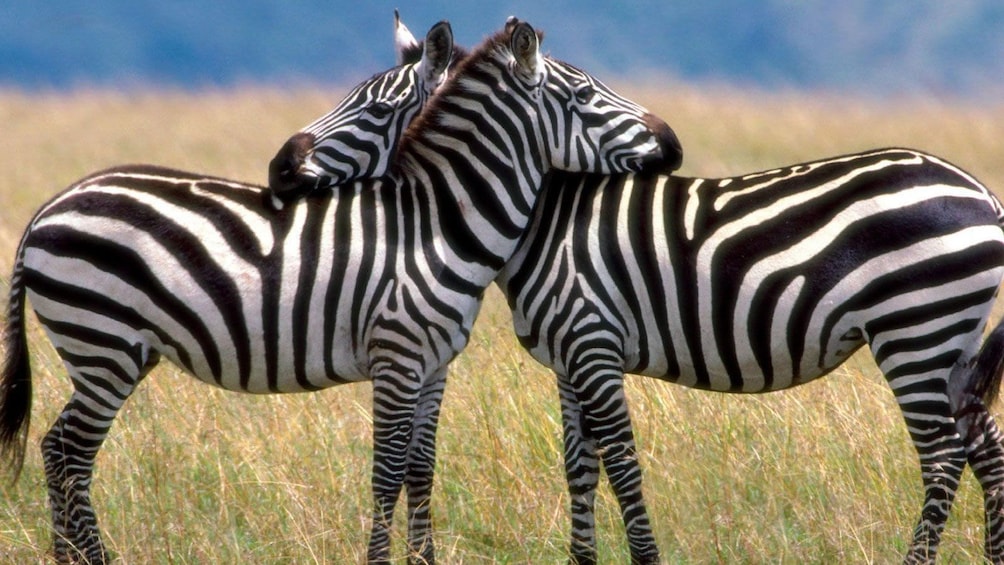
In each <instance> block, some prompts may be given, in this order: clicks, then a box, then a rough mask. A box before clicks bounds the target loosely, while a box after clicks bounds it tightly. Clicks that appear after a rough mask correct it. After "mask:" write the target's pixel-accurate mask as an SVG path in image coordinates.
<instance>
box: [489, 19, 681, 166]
mask: <svg viewBox="0 0 1004 565" xmlns="http://www.w3.org/2000/svg"><path fill="white" fill-rule="evenodd" d="M505 29H506V31H508V32H509V33H511V34H512V51H513V55H514V57H515V60H516V62H517V73H516V76H517V77H520V78H521V79H522V81H521V82H522V83H523V85H524V86H525V87H527V88H533V87H535V86H536V85H540V87H541V88H540V91H541V92H540V95H539V100H540V107H541V112H542V113H543V115H544V116H545V118H546V119H547V120H549V121H551V122H552V123H554V124H555V125H556V126H557V127H553V128H551V129H550V130H549V131H550V135H549V136H547V139H546V140H545V142H546V144H545V147H546V148H547V149H548V151H549V155H550V161H551V166H553V167H554V168H556V169H561V170H566V171H593V172H601V173H607V174H610V173H619V172H641V171H642V170H646V171H652V172H671V171H674V170H676V169H678V168H680V165H681V164H682V163H683V147H682V145H681V144H680V140H679V138H678V137H677V136H676V133H675V132H674V131H673V130H672V128H670V127H669V125H668V124H667V123H666V122H664V121H663V120H662V119H660V118H658V117H656V116H655V115H653V114H651V113H650V112H649V111H648V110H646V109H645V108H643V107H642V106H640V105H638V104H636V103H634V102H632V101H631V100H628V99H627V98H624V97H623V96H620V95H619V94H617V93H616V92H614V91H613V90H611V89H610V88H609V87H608V86H606V85H605V84H603V83H602V82H600V81H599V80H598V79H596V78H595V77H593V76H591V75H589V74H588V73H585V72H583V71H582V70H580V69H578V68H576V67H574V66H573V65H570V64H568V63H565V62H563V61H559V60H556V59H553V58H550V57H543V56H541V54H540V50H539V43H540V41H541V40H542V39H543V34H542V33H539V32H534V31H533V29H532V28H531V27H530V26H529V25H527V24H526V23H525V22H520V21H519V19H518V18H515V17H512V16H511V17H510V18H509V19H508V20H507V21H506V26H505ZM648 133H654V134H655V136H656V139H655V141H654V143H656V144H657V145H658V146H659V148H660V150H661V158H660V159H657V160H652V159H639V158H638V157H637V156H636V155H637V151H638V149H639V146H638V142H639V141H640V140H642V139H645V137H644V136H646V135H648ZM562 134H564V135H562ZM639 136H641V137H639ZM603 148H605V150H604V149H603ZM597 151H599V152H600V158H599V159H598V160H596V155H597ZM594 160H595V162H594Z"/></svg>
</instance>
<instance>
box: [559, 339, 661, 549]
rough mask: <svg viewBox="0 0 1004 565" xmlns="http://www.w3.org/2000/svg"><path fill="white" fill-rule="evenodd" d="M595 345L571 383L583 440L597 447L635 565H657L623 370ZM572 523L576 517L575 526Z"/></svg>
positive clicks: (615, 360) (574, 372)
mask: <svg viewBox="0 0 1004 565" xmlns="http://www.w3.org/2000/svg"><path fill="white" fill-rule="evenodd" d="M592 345H593V347H592V348H590V352H589V354H588V355H589V356H590V357H589V359H586V360H584V361H583V362H582V363H579V364H577V365H578V366H580V367H582V369H581V370H578V371H572V372H571V375H572V376H571V378H570V382H571V387H572V390H573V391H574V394H575V397H576V398H577V399H578V402H579V405H580V406H581V407H582V417H581V418H580V421H581V426H582V429H583V435H584V436H585V437H586V438H590V440H591V441H592V442H594V443H595V449H596V453H598V454H599V455H600V459H601V460H602V462H603V468H604V469H605V470H606V472H607V478H608V479H609V480H610V486H611V488H612V489H613V491H614V495H615V496H616V497H617V503H618V505H619V506H620V509H621V518H622V519H623V521H624V529H625V530H626V533H627V539H628V547H629V548H630V550H631V562H632V563H658V562H659V549H658V547H656V544H655V537H654V536H653V535H652V526H651V523H650V522H649V518H648V511H647V510H646V508H645V500H644V498H643V497H642V477H641V466H640V465H639V463H638V455H637V452H636V450H635V442H634V431H633V429H632V426H631V416H630V414H629V412H628V406H627V399H626V398H625V396H624V374H623V372H622V370H621V368H620V367H621V366H622V365H621V364H620V362H619V360H617V359H612V360H610V362H609V364H607V363H604V362H603V360H600V359H597V355H596V347H595V343H593V344H592ZM570 366H574V365H570ZM574 520H575V518H574V517H573V523H574ZM590 523H592V521H590Z"/></svg>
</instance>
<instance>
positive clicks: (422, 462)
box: [404, 367, 446, 565]
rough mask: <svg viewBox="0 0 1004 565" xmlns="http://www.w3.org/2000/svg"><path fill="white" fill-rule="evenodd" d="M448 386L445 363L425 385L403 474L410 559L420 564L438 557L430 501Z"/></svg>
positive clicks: (429, 564) (433, 561) (430, 564)
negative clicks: (435, 548) (440, 416)
mask: <svg viewBox="0 0 1004 565" xmlns="http://www.w3.org/2000/svg"><path fill="white" fill-rule="evenodd" d="M445 388H446V367H444V368H442V369H440V370H439V371H437V372H436V373H435V374H434V375H433V376H432V378H431V379H430V380H429V382H427V383H426V384H425V385H424V386H423V387H422V391H421V393H420V395H419V399H418V407H417V409H416V412H415V420H414V426H413V430H414V431H413V433H412V438H411V446H410V447H409V449H408V460H407V461H408V463H407V464H408V466H407V470H406V471H405V478H404V481H405V488H406V490H407V495H408V553H409V561H410V562H412V563H415V564H417V565H432V564H433V563H435V561H436V557H435V551H434V548H433V543H432V517H431V510H430V508H429V504H430V502H431V500H432V482H433V475H434V473H435V470H436V429H437V427H438V425H439V411H440V408H441V407H442V404H443V391H444V390H445Z"/></svg>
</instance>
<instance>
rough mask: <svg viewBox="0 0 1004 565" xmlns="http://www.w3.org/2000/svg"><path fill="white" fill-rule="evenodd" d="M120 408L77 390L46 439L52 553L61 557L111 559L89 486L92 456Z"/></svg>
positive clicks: (67, 560) (91, 561)
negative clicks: (93, 400) (101, 532)
mask: <svg viewBox="0 0 1004 565" xmlns="http://www.w3.org/2000/svg"><path fill="white" fill-rule="evenodd" d="M116 411H117V408H110V407H108V406H103V405H102V406H99V405H96V404H94V403H93V402H88V401H87V400H85V399H84V396H83V395H81V394H80V393H79V392H75V393H74V394H73V397H72V398H71V399H70V401H69V402H68V403H67V405H66V407H65V408H64V409H63V412H62V413H61V414H60V415H59V417H58V418H57V419H56V422H55V423H54V424H53V425H52V427H51V428H50V429H49V432H48V433H47V434H46V435H45V437H44V438H43V440H42V459H43V460H44V462H45V476H46V482H47V483H48V490H49V506H50V508H51V510H52V524H53V528H54V533H53V554H54V556H55V558H56V562H58V563H89V564H91V565H94V564H99V563H110V562H111V556H110V555H109V553H108V551H107V549H106V548H105V546H104V544H103V543H102V541H101V534H100V532H99V530H98V523H97V518H96V516H95V514H94V508H93V507H92V506H91V497H90V489H91V477H92V474H93V468H94V460H95V458H96V457H97V454H98V450H99V449H100V447H101V443H102V441H103V440H104V438H105V436H106V434H107V433H108V429H109V427H110V426H111V423H112V419H113V418H114V416H115V412H116Z"/></svg>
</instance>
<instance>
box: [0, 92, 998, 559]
mask: <svg viewBox="0 0 1004 565" xmlns="http://www.w3.org/2000/svg"><path fill="white" fill-rule="evenodd" d="M616 86H617V88H618V90H619V91H621V92H623V93H625V94H627V95H629V96H631V97H633V98H634V99H636V100H638V101H639V102H641V103H642V104H644V105H646V106H647V107H648V108H649V109H651V110H652V111H653V112H654V113H656V114H658V115H660V116H661V117H663V118H664V119H665V120H666V121H667V122H669V124H670V125H671V126H672V127H673V128H674V130H675V131H676V133H677V134H678V135H679V136H680V139H681V141H682V142H683V145H684V151H685V160H684V163H685V164H684V168H683V169H682V170H681V173H682V174H684V175H699V176H724V175H734V174H743V173H747V172H753V171H757V170H762V169H769V168H773V167H776V166H782V165H786V164H790V163H794V162H799V161H804V160H809V159H814V158H818V157H823V156H827V155H836V154H842V153H849V152H853V151H858V150H862V149H866V148H871V147H883V146H908V147H915V148H918V149H923V150H925V151H929V152H931V153H934V154H936V155H939V156H941V157H943V158H945V159H947V160H949V161H951V162H953V163H955V164H957V165H959V166H961V167H963V168H964V169H966V170H968V171H969V172H970V173H972V174H974V175H975V176H976V177H977V178H979V179H980V180H981V181H983V182H984V183H985V184H987V185H988V186H989V187H991V189H993V190H995V191H998V194H1004V105H1000V106H974V105H971V104H963V103H957V102H956V101H954V100H951V99H943V100H939V99H932V98H916V99H909V100H895V101H890V100H885V101H876V100H864V99H849V98H840V97H835V96H831V95H827V94H825V93H816V94H807V93H796V92H786V93H777V94H768V93H757V92H752V93H751V92H747V91H742V90H739V89H724V88H722V89H714V90H712V91H703V90H700V89H697V88H695V87H687V86H682V85H631V84H619V85H616ZM344 91H345V89H334V90H332V91H330V92H329V91H322V90H315V89H308V90H298V91H289V92H287V91H281V90H267V89H243V90H233V91H207V92H201V93H185V92H176V91H167V92H158V91H147V92H133V93H129V94H123V93H116V92H108V91H100V90H94V91H80V92H72V93H42V94H26V93H20V92H16V91H6V92H4V91H0V123H3V124H4V133H5V135H3V136H0V171H3V172H4V175H3V176H2V177H0V204H2V205H0V296H3V297H6V295H7V289H8V282H9V273H10V269H11V265H12V260H13V256H14V251H15V248H16V246H17V242H18V240H19V238H20V236H21V233H22V230H23V229H24V227H25V226H26V225H27V223H28V221H29V219H30V218H31V215H32V214H33V213H34V212H35V210H36V209H37V208H38V207H39V206H41V205H42V204H43V203H44V202H45V201H46V200H47V199H49V198H51V197H52V196H53V195H55V194H56V193H58V192H59V191H60V190H62V189H63V188H64V187H66V186H68V185H69V184H70V183H72V182H73V181H75V180H76V179H78V178H80V177H82V176H84V175H86V174H88V173H90V172H93V171H95V170H99V169H102V168H105V167H108V166H112V165H117V164H123V163H134V162H146V163H154V164H158V165H164V166H170V167H176V168H181V169H187V170H193V171H199V172H202V173H206V174H213V175H218V176H223V177H230V178H235V179H240V180H244V181H248V182H256V183H263V182H264V181H265V178H266V170H267V164H268V161H269V159H271V157H272V155H273V154H274V152H275V150H276V149H277V148H278V147H279V146H280V145H281V144H282V142H283V141H284V140H285V139H286V137H288V135H289V134H291V133H292V132H294V131H296V130H297V129H299V128H300V127H302V126H303V125H305V124H307V123H308V122H310V121H312V120H313V119H314V118H315V117H317V116H319V115H321V114H322V113H324V112H325V111H327V110H328V109H330V108H331V107H333V106H334V103H335V102H336V101H337V100H339V99H340V97H341V95H342V94H343V93H344ZM1000 315H1001V309H1000V308H997V309H996V312H995V314H994V316H993V318H992V322H996V320H997V319H999V317H1000ZM29 339H30V346H31V352H32V363H33V379H34V386H35V398H34V403H33V412H32V427H31V430H30V435H29V449H28V457H27V459H26V461H25V466H24V470H23V473H22V476H21V479H20V481H18V482H17V483H15V484H10V483H9V482H6V481H4V482H3V483H2V484H0V556H3V557H5V558H8V560H9V561H10V562H13V563H46V562H48V561H47V559H48V558H47V551H48V549H49V545H50V543H51V532H50V523H49V520H50V516H49V512H48V509H47V502H46V487H45V480H44V473H43V470H42V463H41V458H40V455H39V452H38V448H37V446H38V444H39V441H40V440H41V437H42V435H43V434H44V433H45V431H46V429H47V428H48V426H49V425H50V424H51V422H52V421H53V420H54V418H55V417H56V415H57V414H58V413H59V411H60V410H61V409H62V406H63V405H64V403H65V402H66V400H67V399H68V397H69V393H70V384H69V380H68V379H67V378H66V376H65V373H64V371H63V368H62V367H61V365H60V364H59V362H58V358H57V357H56V355H55V353H54V352H53V351H52V349H51V346H50V345H49V344H48V341H47V340H46V339H45V336H44V333H43V332H42V331H41V330H40V328H39V327H38V326H37V324H35V323H34V321H33V320H32V323H31V324H30V337H29ZM627 387H628V396H629V402H630V406H631V411H632V417H633V419H634V422H635V426H636V435H637V438H638V443H639V451H640V454H639V457H640V458H641V462H642V466H643V469H644V472H645V487H644V488H645V495H646V499H647V501H648V506H649V510H650V512H651V514H652V520H653V527H654V530H655V532H656V536H657V540H658V541H659V544H660V548H661V550H662V551H663V555H664V559H665V561H667V562H669V563H762V562H772V563H834V562H844V563H846V562H853V563H887V562H898V561H900V560H901V559H902V556H903V555H904V554H905V552H906V549H907V547H908V544H909V541H910V537H911V534H912V530H913V527H914V523H915V521H916V519H917V516H918V514H919V510H920V505H921V500H922V492H921V482H920V477H919V466H918V462H917V457H916V454H915V452H914V450H913V447H912V444H911V443H910V441H909V438H908V436H907V432H906V428H905V426H904V424H903V421H902V417H901V414H900V412H899V409H898V408H897V407H896V406H895V402H894V400H893V398H892V394H891V392H890V391H889V389H888V387H887V386H886V384H885V382H884V380H883V378H882V376H881V374H879V372H878V370H877V369H876V368H875V366H874V364H873V363H872V362H871V358H870V356H869V355H868V354H867V352H861V353H859V354H858V355H856V356H855V357H854V358H852V359H851V361H849V362H848V363H847V364H845V365H844V366H843V367H841V368H840V369H838V370H837V371H835V372H834V373H833V374H831V375H829V376H827V377H826V378H823V379H820V380H819V381H817V382H814V383H810V384H808V385H805V386H803V387H800V388H798V389H795V390H792V391H789V392H784V393H774V394H768V395H751V396H740V395H721V394H712V393H706V392H698V391H693V390H689V389H685V388H682V387H678V386H674V385H670V384H668V383H664V382H660V381H657V380H654V379H645V378H640V377H631V378H628V383H627ZM370 390H371V387H370V385H369V384H368V383H362V384H355V385H347V386H341V387H336V388H334V389H330V390H326V391H323V392H319V393H313V394H298V395H271V396H252V395H242V394H235V393H229V392H225V391H221V390H217V389H215V388H213V387H210V386H208V385H205V384H203V383H200V382H198V381H196V380H195V379H193V378H191V377H189V376H187V375H185V374H183V373H182V372H181V371H179V370H178V369H177V368H175V367H173V366H171V365H170V364H168V363H162V364H161V366H160V367H158V369H156V370H155V371H154V372H153V373H152V374H151V375H150V376H149V377H148V378H147V380H146V382H145V383H144V384H143V385H141V386H140V387H139V389H138V391H137V392H136V394H134V396H133V397H132V398H131V399H130V400H129V402H128V403H127V404H126V407H125V409H124V410H123V411H122V413H121V415H120V416H119V418H118V419H117V421H116V423H115V425H114V426H113V428H112V432H111V435H110V436H109V438H108V440H107V441H106V443H105V447H104V448H103V450H102V452H101V454H100V456H99V458H98V463H97V467H96V474H95V480H94V487H93V498H94V502H95V505H96V508H97V512H98V519H99V521H100V522H99V523H100V525H101V527H102V529H103V531H104V533H105V535H106V538H107V542H108V544H109V547H110V549H111V550H112V552H113V553H114V554H115V555H116V556H117V557H118V559H119V560H120V562H121V563H126V564H132V563H136V564H139V563H358V562H362V561H363V560H364V554H365V547H366V537H367V534H368V531H369V516H370V508H371V501H370V490H369V488H370V487H369V473H370V457H371V450H370V442H371V433H372V430H371V427H370V402H371V399H370ZM995 413H996V414H998V415H999V414H1000V409H999V407H998V408H997V409H995ZM998 417H999V416H998ZM438 445H439V449H438V453H439V456H438V465H437V470H436V487H435V491H434V498H433V503H432V504H433V513H434V518H435V526H436V532H435V540H436V543H437V549H438V557H439V558H440V559H441V560H442V562H444V563H486V562H496V563H558V562H562V561H563V560H564V558H565V551H566V544H567V532H568V509H567V506H568V501H567V494H566V492H565V483H564V471H563V467H562V460H561V426H560V411H559V409H558V403H557V393H556V388H555V385H554V377H553V376H552V375H551V374H550V372H549V371H548V370H547V369H545V368H543V367H541V366H540V365H538V364H537V363H536V362H535V361H533V360H532V359H531V358H530V357H529V356H528V355H527V354H526V353H525V352H524V351H523V350H522V349H521V348H520V347H519V345H518V343H517V342H516V340H515V338H514V337H513V334H512V330H511V318H510V316H509V313H508V309H507V308H506V305H505V301H504V299H502V297H501V295H500V294H499V292H498V291H497V289H495V288H494V287H492V288H491V289H489V292H488V295H487V297H486V301H485V307H484V309H483V311H482V314H481V316H480V317H479V320H478V323H477V325H476V327H475V331H474V333H473V335H472V339H471V343H470V345H469V346H468V348H467V350H466V351H465V352H464V353H463V354H462V355H461V356H460V357H459V358H458V359H457V360H456V362H455V363H454V364H453V365H452V366H451V371H450V377H449V385H448V387H447V393H446V399H445V402H444V407H443V415H442V420H441V424H440V431H439V436H438ZM401 507H402V508H403V506H401ZM597 511H598V515H597V522H598V533H599V540H600V552H601V553H600V559H601V562H603V563H622V562H625V561H627V558H628V553H627V548H626V543H625V541H624V535H623V527H622V526H621V523H620V518H619V514H618V510H617V506H616V501H615V500H614V499H613V497H612V496H611V494H610V491H609V488H608V487H607V486H606V485H605V484H604V483H601V491H600V498H599V501H598V505H597ZM398 514H399V515H398V517H397V518H398V521H397V523H396V525H395V529H394V534H395V536H396V538H395V547H394V555H395V556H400V555H403V539H402V537H403V535H404V520H403V511H399V513H398ZM982 547H983V507H982V496H981V493H980V490H979V486H978V485H977V484H976V481H975V480H974V479H973V477H972V474H971V472H970V471H968V470H967V471H966V474H965V476H964V479H963V485H962V488H961V490H960V493H959V497H958V499H957V500H956V503H955V506H954V508H953V511H952V518H951V520H950V521H949V524H948V528H947V529H946V532H945V535H944V541H943V545H942V549H941V554H940V555H941V561H942V562H945V563H953V562H958V563H977V562H980V561H981V560H982Z"/></svg>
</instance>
